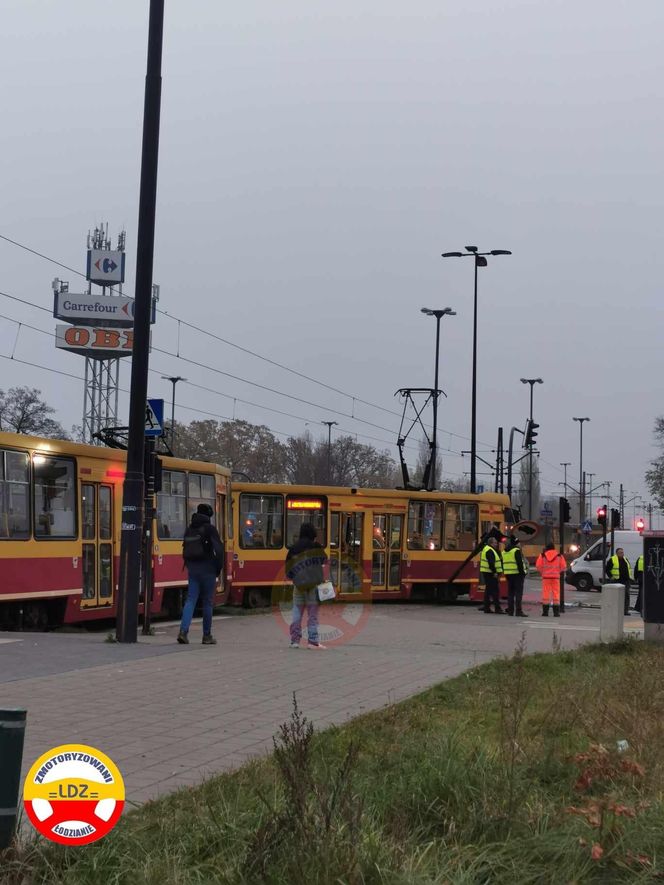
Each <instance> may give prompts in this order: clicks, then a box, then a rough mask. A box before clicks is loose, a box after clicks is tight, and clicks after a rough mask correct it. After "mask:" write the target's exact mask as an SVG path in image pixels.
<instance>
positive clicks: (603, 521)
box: [597, 507, 606, 525]
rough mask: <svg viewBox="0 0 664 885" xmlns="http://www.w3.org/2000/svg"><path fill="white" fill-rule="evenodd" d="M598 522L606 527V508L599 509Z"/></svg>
mask: <svg viewBox="0 0 664 885" xmlns="http://www.w3.org/2000/svg"><path fill="white" fill-rule="evenodd" d="M597 522H598V523H599V524H600V525H606V507H598V508H597Z"/></svg>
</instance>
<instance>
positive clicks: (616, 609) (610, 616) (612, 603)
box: [599, 584, 625, 642]
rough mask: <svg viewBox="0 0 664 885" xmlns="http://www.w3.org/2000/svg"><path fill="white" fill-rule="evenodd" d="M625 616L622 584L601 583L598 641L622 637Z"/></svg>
mask: <svg viewBox="0 0 664 885" xmlns="http://www.w3.org/2000/svg"><path fill="white" fill-rule="evenodd" d="M624 617H625V588H624V586H623V585H622V584H603V585H602V614H601V619H600V627H599V639H600V642H615V641H616V640H617V639H622V638H623V623H624Z"/></svg>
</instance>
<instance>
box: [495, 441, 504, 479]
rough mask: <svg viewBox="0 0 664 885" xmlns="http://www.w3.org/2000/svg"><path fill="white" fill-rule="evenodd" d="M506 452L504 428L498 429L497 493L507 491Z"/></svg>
mask: <svg viewBox="0 0 664 885" xmlns="http://www.w3.org/2000/svg"><path fill="white" fill-rule="evenodd" d="M504 474H505V452H504V450H503V428H502V427H499V428H498V444H497V446H496V488H495V490H496V492H501V493H502V492H503V491H504V490H505V482H504Z"/></svg>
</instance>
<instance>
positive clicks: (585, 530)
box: [581, 519, 593, 535]
mask: <svg viewBox="0 0 664 885" xmlns="http://www.w3.org/2000/svg"><path fill="white" fill-rule="evenodd" d="M592 530H593V526H592V523H591V522H590V520H589V519H587V520H586V521H585V522H584V523H583V525H582V526H581V531H582V532H583V534H584V535H589V534H590V533H591V532H592Z"/></svg>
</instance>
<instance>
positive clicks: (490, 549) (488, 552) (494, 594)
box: [480, 538, 503, 615]
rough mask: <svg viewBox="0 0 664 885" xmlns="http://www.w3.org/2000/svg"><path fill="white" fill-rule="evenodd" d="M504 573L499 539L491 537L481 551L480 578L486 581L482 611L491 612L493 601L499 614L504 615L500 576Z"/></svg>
mask: <svg viewBox="0 0 664 885" xmlns="http://www.w3.org/2000/svg"><path fill="white" fill-rule="evenodd" d="M502 573H503V563H502V560H501V558H500V551H499V550H498V541H496V539H495V538H489V540H488V541H487V542H486V544H485V545H484V547H483V548H482V552H481V553H480V580H482V581H483V582H484V606H483V608H482V611H483V612H485V613H486V614H491V603H493V606H494V611H495V613H496V614H497V615H502V614H503V610H502V608H501V607H500V584H499V583H498V582H499V580H500V576H501V575H502Z"/></svg>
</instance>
